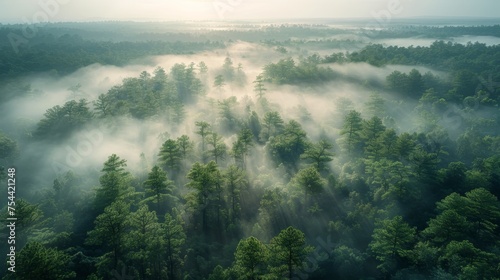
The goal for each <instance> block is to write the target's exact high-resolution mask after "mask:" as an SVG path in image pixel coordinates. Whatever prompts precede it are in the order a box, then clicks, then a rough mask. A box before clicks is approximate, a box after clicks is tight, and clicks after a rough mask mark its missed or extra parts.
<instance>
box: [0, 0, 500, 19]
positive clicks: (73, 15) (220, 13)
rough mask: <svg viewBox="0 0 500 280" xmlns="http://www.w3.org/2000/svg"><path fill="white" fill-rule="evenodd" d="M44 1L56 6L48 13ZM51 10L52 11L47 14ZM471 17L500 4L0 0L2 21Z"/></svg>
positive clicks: (496, 13) (496, 10) (466, 0)
mask: <svg viewBox="0 0 500 280" xmlns="http://www.w3.org/2000/svg"><path fill="white" fill-rule="evenodd" d="M40 3H52V4H53V3H57V7H54V5H52V6H50V5H49V6H50V7H53V8H51V9H48V10H47V9H44V8H43V7H42V6H41V4H40ZM47 11H48V12H47ZM381 11H385V15H387V14H390V15H391V17H416V16H453V17H456V16H460V17H463V16H468V17H498V18H500V1H499V0H476V1H473V0H0V22H2V23H15V22H19V23H22V22H23V21H26V20H27V21H29V22H30V23H32V22H33V21H35V22H36V21H38V22H40V21H47V20H49V21H51V22H57V21H91V20H162V21H169V20H220V19H227V20H234V19H282V18H286V19H291V18H351V17H361V18H373V17H374V15H376V14H382V13H381Z"/></svg>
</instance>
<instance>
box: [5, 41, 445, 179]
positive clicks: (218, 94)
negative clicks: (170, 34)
mask: <svg viewBox="0 0 500 280" xmlns="http://www.w3.org/2000/svg"><path fill="white" fill-rule="evenodd" d="M417 41H418V40H417ZM323 51H325V52H326V51H327V50H323ZM312 53H315V52H314V50H311V51H310V54H312ZM288 56H289V54H282V53H279V52H277V51H276V50H275V49H274V48H272V47H268V46H265V45H262V44H257V43H247V42H241V41H238V42H234V43H231V44H229V45H228V47H227V48H225V49H219V50H216V51H210V52H202V53H198V54H193V55H166V56H153V57H146V58H144V59H140V60H136V61H134V63H132V64H130V65H127V66H125V67H117V66H110V65H100V64H93V65H90V66H87V67H84V68H81V69H79V70H77V71H75V72H74V73H72V74H69V75H67V76H64V77H53V76H51V75H50V73H47V74H42V75H38V76H33V77H26V78H24V82H25V83H28V84H31V88H32V90H31V93H29V94H27V95H25V96H22V97H18V98H13V99H12V100H10V101H9V102H7V103H5V104H3V105H2V108H1V110H0V112H1V115H0V117H1V118H2V119H3V120H5V122H3V125H2V127H1V129H2V130H4V131H6V132H7V133H14V134H15V133H16V132H15V131H16V129H17V130H18V129H19V127H17V128H15V126H12V125H11V124H12V123H21V122H22V120H25V121H26V120H27V124H26V123H25V124H24V125H25V126H27V128H26V129H28V130H29V129H31V130H33V129H35V125H36V123H37V122H38V121H39V120H40V119H41V118H42V117H43V114H44V113H45V112H46V110H47V109H49V108H52V107H54V106H56V105H61V106H62V105H63V104H64V103H65V102H67V101H70V100H79V99H82V98H84V99H86V100H87V101H89V102H92V101H94V100H96V99H97V97H98V96H99V95H100V94H103V93H106V92H107V91H108V90H109V89H111V88H112V87H113V86H116V85H120V84H121V82H122V80H123V79H125V78H129V77H138V76H139V75H140V73H141V72H142V71H147V72H149V73H152V72H153V71H154V69H155V68H156V67H162V68H164V69H165V70H166V71H167V72H168V71H169V69H170V68H172V66H174V65H175V64H178V63H184V64H186V65H189V64H190V63H195V64H197V63H199V62H200V61H203V62H205V63H206V64H207V66H208V68H209V72H208V73H207V76H206V77H204V78H203V81H204V87H205V95H204V96H203V97H201V98H200V99H199V101H198V102H197V103H195V104H190V105H187V106H186V107H185V110H186V118H185V119H184V121H183V122H182V123H181V124H178V125H171V124H170V123H168V122H166V120H165V118H164V117H162V116H159V117H158V118H153V119H148V120H144V121H140V120H136V119H133V118H128V117H118V118H115V119H114V120H113V121H112V122H102V121H94V122H93V123H91V124H89V125H87V126H86V128H85V130H84V131H79V132H75V133H74V134H73V135H72V136H71V137H69V138H68V139H64V140H63V141H62V142H58V143H56V144H51V143H49V142H26V143H25V144H23V145H25V146H22V149H23V153H22V155H21V159H20V162H25V163H30V165H31V164H34V162H33V161H36V168H38V170H33V172H34V173H33V174H34V176H33V177H32V178H33V179H34V178H37V179H36V180H37V181H34V182H32V184H33V187H35V186H37V187H47V186H49V185H50V184H51V182H52V180H53V179H54V178H55V177H56V176H59V175H62V174H63V173H64V172H67V171H69V170H71V171H73V172H75V173H77V174H78V173H80V172H81V174H82V175H83V174H86V172H88V171H89V170H92V172H94V174H98V173H97V172H98V171H99V170H100V169H101V168H102V164H103V162H104V161H105V160H106V159H107V157H108V156H110V155H111V154H113V153H114V154H117V155H119V156H120V157H121V158H123V159H126V160H127V162H128V168H129V169H130V170H132V171H135V172H138V170H139V167H140V164H141V163H140V155H141V153H144V155H145V156H146V159H147V160H148V162H149V163H150V164H151V165H153V164H156V163H157V155H158V152H159V148H160V147H161V144H162V142H163V141H165V140H166V139H164V137H161V136H160V134H162V133H166V135H168V138H172V139H175V138H177V137H179V136H181V135H183V134H186V135H188V136H189V137H190V138H191V139H192V140H195V141H196V142H197V141H199V136H198V135H196V134H194V131H195V129H196V127H195V125H194V123H195V122H196V121H200V120H204V121H207V122H209V123H210V124H212V125H213V127H214V129H215V130H216V131H217V130H218V132H219V133H221V134H223V135H231V134H227V133H225V131H224V130H223V129H222V130H221V129H220V128H219V127H220V120H219V117H218V114H219V113H218V109H217V106H216V103H215V104H214V103H213V102H211V101H210V100H215V101H221V100H223V99H226V98H229V97H231V96H235V97H236V98H237V102H238V104H237V105H236V107H235V108H234V109H233V112H234V114H235V116H236V117H237V118H242V119H244V118H247V114H248V113H249V112H246V110H247V109H246V108H250V110H251V111H252V110H255V111H257V112H258V113H262V110H261V109H259V105H258V103H259V102H258V99H257V97H256V95H255V93H254V91H253V87H254V84H253V83H252V82H253V81H254V80H255V79H256V76H257V75H259V74H261V73H262V72H263V67H264V66H265V65H266V64H268V63H270V62H277V61H279V60H280V59H283V58H286V57H288ZM226 57H229V58H231V59H232V61H233V65H234V66H235V67H237V66H238V65H239V64H241V66H242V69H243V71H244V74H245V76H246V82H245V83H244V85H243V86H241V85H237V84H235V83H229V84H228V85H226V86H225V87H224V88H223V90H222V91H219V90H217V89H216V88H214V87H213V85H212V84H213V80H214V78H215V76H216V75H218V74H219V73H220V71H221V67H222V65H223V63H224V60H225V59H226ZM294 59H296V60H298V59H299V57H298V56H295V57H294ZM321 67H329V68H331V69H332V70H333V72H334V73H336V74H337V75H339V77H343V78H342V79H340V80H337V81H333V82H328V83H324V84H321V85H317V86H307V87H304V86H301V85H297V86H292V85H281V86H278V85H270V84H269V85H267V86H266V87H268V92H267V93H266V98H267V100H268V101H269V104H270V106H271V108H273V110H276V111H278V112H280V114H281V115H282V116H283V118H284V120H285V122H287V121H288V120H290V119H296V120H301V119H302V120H303V121H305V123H304V124H303V129H305V131H306V132H307V134H308V137H309V138H310V139H311V140H312V141H319V140H320V139H321V137H324V136H325V135H328V137H331V138H332V139H335V138H338V137H339V134H338V133H339V128H338V127H332V120H331V118H332V116H335V113H336V112H335V110H336V100H337V99H338V98H348V99H350V100H352V101H353V103H354V104H355V107H354V109H356V110H359V111H361V112H363V111H364V104H365V103H366V102H367V101H368V100H369V98H370V95H371V94H373V93H374V91H373V90H371V89H370V88H369V87H366V86H363V85H362V84H363V83H364V82H367V81H369V82H374V83H378V84H384V83H385V79H386V77H387V76H388V75H389V74H390V73H392V72H393V71H395V70H398V71H401V72H405V73H407V72H409V71H410V70H411V69H414V68H415V69H417V70H419V71H420V72H421V73H422V74H423V73H426V72H429V71H430V72H433V73H434V74H436V75H441V76H445V75H444V73H441V72H438V71H434V70H433V69H430V68H427V67H423V66H402V65H388V66H385V67H382V68H379V67H375V66H372V65H369V64H367V63H348V64H324V65H322V66H321ZM75 85H80V86H81V87H79V88H78V89H77V90H71V89H70V88H71V87H73V86H75ZM386 97H388V96H386ZM388 98H390V97H388ZM409 102H410V101H409ZM210 104H212V105H210ZM388 104H390V100H388ZM400 106H401V107H400V108H399V109H398V110H400V112H401V113H402V115H401V117H399V124H400V127H401V130H400V132H404V131H412V130H413V129H415V128H416V124H415V123H414V121H412V120H414V119H415V116H414V115H412V112H408V111H407V110H406V108H404V106H408V107H409V108H411V107H412V106H414V104H411V105H400ZM16 108H23V110H18V109H16ZM363 114H364V113H363ZM364 116H365V117H367V118H369V117H371V116H370V115H367V114H364ZM337 121H338V120H337ZM88 135H92V136H88ZM92 137H93V138H95V139H94V140H92V139H91V138H92ZM235 140H236V139H235V137H234V136H233V137H232V138H231V137H230V138H225V139H224V141H225V143H226V145H227V146H228V147H231V146H232V144H233V142H234V141H235ZM79 149H80V150H81V151H80V150H79ZM261 153H263V150H261V149H260V148H256V150H255V152H253V153H251V154H252V155H251V156H250V158H249V164H248V165H249V170H254V171H257V170H259V168H263V166H270V165H272V164H271V162H270V159H269V158H268V157H266V156H262V155H261ZM254 155H255V156H254ZM253 157H255V160H253V159H252V158H253ZM229 162H230V160H229V159H228V160H227V163H229ZM251 166H253V167H251ZM96 176H98V175H96ZM96 179H97V177H95V178H94V180H93V181H91V182H92V183H93V184H97V181H96ZM88 187H91V186H88Z"/></svg>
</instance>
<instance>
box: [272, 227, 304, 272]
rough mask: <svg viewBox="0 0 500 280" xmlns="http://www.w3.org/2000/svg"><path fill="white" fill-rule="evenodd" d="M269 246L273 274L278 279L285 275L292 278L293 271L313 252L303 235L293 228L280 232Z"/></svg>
mask: <svg viewBox="0 0 500 280" xmlns="http://www.w3.org/2000/svg"><path fill="white" fill-rule="evenodd" d="M270 246H271V249H270V250H271V253H270V254H271V255H270V257H271V260H272V263H273V269H272V270H273V272H274V273H275V274H276V275H277V276H278V277H282V276H285V275H286V278H288V279H292V278H293V275H294V270H295V269H299V268H301V267H302V266H303V262H304V260H305V258H306V256H307V254H308V253H310V252H311V251H312V250H313V248H312V247H311V246H307V245H306V239H305V235H304V233H303V232H302V231H300V230H298V229H295V228H293V227H288V228H286V229H284V230H282V231H281V232H280V233H279V234H278V235H277V236H276V237H274V238H273V239H272V240H271V245H270ZM282 273H283V275H282Z"/></svg>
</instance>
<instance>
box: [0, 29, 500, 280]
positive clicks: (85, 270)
mask: <svg viewBox="0 0 500 280" xmlns="http://www.w3.org/2000/svg"><path fill="white" fill-rule="evenodd" d="M201 26H203V25H200V26H198V25H196V24H195V23H186V24H182V23H175V24H174V23H171V24H167V23H164V24H160V23H133V22H99V23H56V24H48V25H46V26H44V27H41V28H39V30H38V32H37V33H36V35H35V36H34V38H31V39H30V40H29V42H24V41H23V43H22V44H19V45H15V47H13V45H12V44H11V42H9V40H8V39H6V38H8V37H9V36H8V35H9V34H14V33H15V34H22V26H21V25H0V39H1V40H0V49H1V51H0V82H1V83H0V84H1V86H0V118H1V119H2V122H1V123H0V169H1V175H0V178H1V180H2V182H7V180H8V178H12V172H11V171H9V170H11V169H13V168H15V176H16V186H17V188H16V191H15V194H16V197H15V213H16V218H17V221H16V238H15V248H16V258H15V270H16V272H15V273H10V272H9V271H8V270H7V268H8V267H11V266H12V264H10V263H9V260H10V259H9V257H8V256H7V257H6V255H7V254H8V253H9V249H8V247H7V246H5V244H6V241H4V240H7V237H8V235H9V231H8V230H9V229H8V227H3V228H2V230H1V231H0V236H2V247H1V248H2V250H1V253H2V254H3V257H4V258H5V261H4V262H2V265H1V271H2V272H1V274H0V276H1V277H2V279H5V280H9V279H41V280H44V279H51V280H53V279H82V280H83V279H86V280H99V279H168V280H181V279H184V280H230V279H231V280H232V279H234V280H256V279H262V280H264V279H265V280H281V279H311V280H314V279H316V280H322V279H347V280H349V279H367V280H368V279H415V280H418V279H442V280H448V279H450V280H451V279H460V280H462V279H463V280H471V279H500V227H499V225H500V203H499V201H498V197H499V196H500V130H499V122H500V109H499V104H500V26H499V25H473V26H472V25H471V26H446V27H435V26H432V25H428V26H424V25H403V24H401V25H394V26H391V28H385V29H383V30H381V31H380V32H370V33H369V34H367V33H366V32H365V31H364V30H363V29H362V27H359V26H358V27H357V28H351V27H349V28H348V27H345V28H341V27H332V26H330V25H328V23H325V24H319V23H317V22H315V23H311V24H298V23H297V24H263V23H255V24H252V23H234V24H229V23H226V24H225V25H223V26H222V27H221V28H220V29H216V28H214V29H211V27H210V26H208V27H205V28H202V27H201ZM127 30H128V32H127ZM150 30H152V31H150ZM111 34H112V35H111ZM464 36H465V37H464ZM463 38H466V39H471V38H472V39H471V40H470V41H468V42H465V43H463V42H462V39H463ZM389 39H390V40H389ZM393 39H394V40H395V39H398V40H404V43H401V44H399V45H398V44H391V42H395V41H391V40H393ZM424 39H425V40H424ZM387 40H389V41H387ZM484 40H486V41H487V43H485V42H483V41H484ZM401 42H403V41H401ZM426 42H427V43H426ZM491 42H494V43H491ZM16 48H17V49H16ZM9 176H10V177H9ZM12 201H14V200H12ZM7 202H8V200H7V199H2V200H1V201H0V207H1V208H2V210H1V213H0V216H1V217H2V220H7V218H8V211H7V209H8V205H7ZM9 206H11V204H9ZM4 246H5V247H4ZM9 247H10V246H9ZM11 250H12V249H11Z"/></svg>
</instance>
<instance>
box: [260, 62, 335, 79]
mask: <svg viewBox="0 0 500 280" xmlns="http://www.w3.org/2000/svg"><path fill="white" fill-rule="evenodd" d="M310 58H311V57H309V59H306V60H303V61H301V62H300V63H299V64H298V65H297V64H296V63H295V61H294V60H293V59H292V58H287V59H281V60H280V61H279V62H277V63H270V64H268V65H266V66H265V67H264V77H265V79H266V80H268V81H270V82H271V83H275V84H279V85H282V84H302V83H317V82H325V81H330V80H333V79H335V78H336V76H335V74H334V72H333V71H332V69H330V68H327V67H320V66H318V64H319V61H318V60H317V59H316V60H315V59H310Z"/></svg>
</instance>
